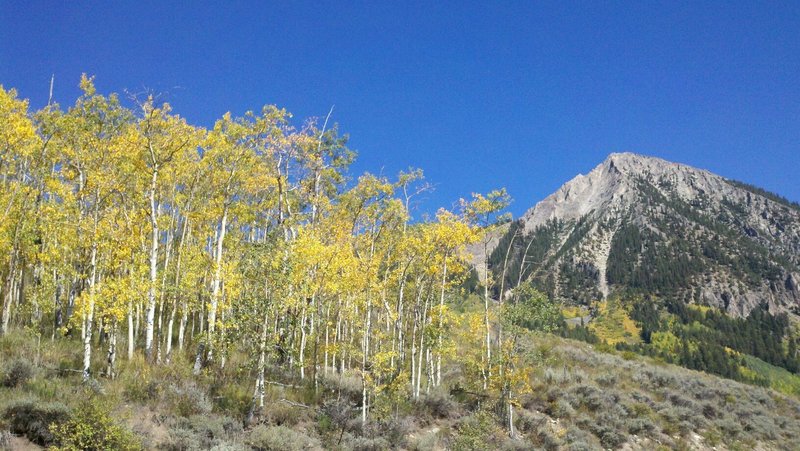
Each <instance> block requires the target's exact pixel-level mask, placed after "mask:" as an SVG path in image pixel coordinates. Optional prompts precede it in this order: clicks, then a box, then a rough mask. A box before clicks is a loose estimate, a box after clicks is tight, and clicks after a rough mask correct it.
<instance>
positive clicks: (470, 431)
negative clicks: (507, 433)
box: [452, 411, 500, 451]
mask: <svg viewBox="0 0 800 451" xmlns="http://www.w3.org/2000/svg"><path fill="white" fill-rule="evenodd" d="M499 434H500V431H499V428H498V426H497V424H496V423H495V421H494V418H493V417H492V416H491V415H490V414H489V413H487V412H483V411H481V412H477V413H475V414H473V415H470V416H468V417H466V418H465V419H464V421H462V422H461V424H459V425H458V428H457V430H456V434H455V436H454V437H453V444H452V448H453V449H454V450H465V451H466V450H487V451H490V450H495V449H497V445H496V443H495V440H494V439H495V436H496V435H499Z"/></svg>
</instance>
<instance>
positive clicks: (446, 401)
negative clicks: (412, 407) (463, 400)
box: [421, 390, 461, 419]
mask: <svg viewBox="0 0 800 451" xmlns="http://www.w3.org/2000/svg"><path fill="white" fill-rule="evenodd" d="M421 403H422V406H423V407H424V408H425V410H426V411H427V412H428V413H429V414H430V415H431V416H432V417H433V418H439V419H441V418H455V417H457V416H458V415H459V413H460V410H461V409H460V406H459V405H458V403H457V402H455V401H454V400H453V399H452V398H450V396H449V395H448V394H447V393H445V392H443V391H441V390H434V391H432V392H431V393H428V394H427V395H425V396H423V397H422V399H421Z"/></svg>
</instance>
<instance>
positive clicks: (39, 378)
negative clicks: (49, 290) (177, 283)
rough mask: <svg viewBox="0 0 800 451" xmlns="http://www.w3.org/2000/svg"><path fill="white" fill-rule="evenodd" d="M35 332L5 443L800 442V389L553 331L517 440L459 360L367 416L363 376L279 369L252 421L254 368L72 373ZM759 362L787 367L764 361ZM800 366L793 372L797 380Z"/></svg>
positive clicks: (17, 337)
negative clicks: (306, 379) (435, 380)
mask: <svg viewBox="0 0 800 451" xmlns="http://www.w3.org/2000/svg"><path fill="white" fill-rule="evenodd" d="M35 343H36V341H35V340H32V337H29V336H25V335H22V334H20V333H17V334H12V335H10V336H8V337H5V338H3V339H2V340H0V353H1V354H0V359H1V360H2V362H3V370H2V371H3V374H2V375H3V379H2V381H3V387H2V388H0V412H1V414H2V423H1V424H2V426H0V430H2V431H3V432H1V433H0V434H1V435H0V436H2V439H0V440H1V441H0V443H3V444H4V445H5V446H6V447H10V448H15V447H22V446H28V447H31V446H32V444H31V443H30V442H29V441H28V440H27V439H23V438H20V437H17V436H19V435H26V436H27V437H28V438H29V439H30V440H33V441H35V442H37V443H38V444H39V445H43V446H49V445H50V446H68V445H69V444H70V443H71V444H73V445H74V443H77V442H76V440H77V439H81V438H86V437H84V436H86V435H91V433H104V434H109V435H112V436H114V437H117V439H118V442H116V443H118V444H119V446H117V447H118V448H125V447H128V448H129V449H136V448H137V447H144V448H148V449H172V450H189V449H218V450H221V449H226V450H233V449H236V450H239V449H323V448H325V449H530V448H531V447H535V448H542V449H574V450H581V449H602V448H606V449H608V448H620V447H623V446H625V447H628V449H648V450H649V449H703V448H708V447H712V446H716V447H718V448H717V449H754V448H757V447H761V449H793V448H794V447H795V446H796V444H797V443H798V442H800V402H798V400H797V398H794V397H790V396H785V395H783V394H779V393H777V392H775V391H772V390H769V389H766V388H761V387H753V386H749V385H744V384H740V383H738V382H734V381H731V380H727V379H721V378H717V377H714V376H710V375H707V374H704V373H700V372H695V371H690V370H686V369H683V368H679V367H675V366H672V365H666V364H660V363H657V362H655V361H653V360H650V359H647V358H644V357H638V356H634V355H632V354H630V353H622V354H616V353H603V352H599V351H597V350H596V349H594V348H593V347H592V346H591V345H588V344H585V343H580V342H575V341H572V340H565V339H561V338H557V337H554V336H552V335H538V334H526V335H524V336H522V337H521V338H520V340H519V341H518V344H517V348H516V352H517V354H518V356H519V357H520V358H521V359H522V361H524V362H525V364H526V365H529V367H530V368H531V369H532V371H531V372H530V373H529V380H528V381H527V382H528V383H529V385H528V386H529V389H528V390H527V391H526V392H525V393H523V394H522V395H521V396H520V397H519V402H518V403H517V405H516V407H515V419H516V420H515V427H516V434H515V437H514V438H510V437H509V434H508V432H507V431H506V430H504V429H503V428H502V427H501V426H500V424H501V422H500V421H499V418H498V416H497V412H496V410H495V406H494V405H493V403H492V402H488V401H486V402H485V401H484V399H483V398H482V397H481V396H480V393H476V392H474V391H471V390H468V389H465V387H468V386H470V382H474V381H468V380H465V376H464V374H465V372H464V370H463V368H462V367H460V366H459V365H456V364H453V365H449V366H448V367H447V368H445V369H444V372H445V375H446V376H445V379H446V380H447V381H448V383H447V387H446V389H443V390H441V391H433V392H430V393H428V394H426V395H424V396H423V397H422V398H421V399H420V400H419V401H417V402H413V401H410V400H408V399H409V397H408V396H407V395H406V394H404V393H402V391H401V392H399V393H398V394H397V397H398V399H400V400H401V402H399V403H397V404H395V405H394V408H393V409H389V410H385V411H383V410H382V409H383V407H382V406H380V405H378V406H375V407H374V409H375V410H373V412H372V417H373V418H374V419H373V420H371V421H370V422H368V423H367V425H366V426H363V427H362V426H361V424H360V421H359V420H358V411H357V409H356V407H357V405H358V402H359V401H360V382H359V380H358V377H357V375H355V374H342V375H333V376H328V377H323V378H321V380H320V381H319V387H318V389H317V390H316V392H315V391H314V389H313V387H312V386H310V385H299V384H298V381H296V380H294V379H292V378H291V377H288V376H286V375H285V374H284V375H282V374H281V373H280V372H279V370H278V369H277V368H276V369H273V370H271V371H270V382H271V383H270V385H269V389H268V393H267V398H268V403H267V408H266V409H265V410H264V412H263V413H261V414H260V415H258V416H257V417H256V418H253V419H252V420H251V421H250V422H248V421H247V418H248V413H249V412H248V407H247V406H248V405H249V403H248V401H249V399H250V397H251V396H252V387H251V386H250V384H249V382H248V381H249V380H250V375H249V374H246V373H242V372H240V371H237V370H220V371H216V372H211V373H205V374H203V375H201V376H192V374H191V372H190V370H189V368H190V364H189V363H188V362H187V361H186V360H184V359H183V358H181V357H178V358H177V359H175V360H173V361H172V363H170V364H165V365H159V366H154V367H150V366H147V365H143V364H142V362H138V361H136V360H133V361H131V362H129V363H128V362H126V363H124V366H123V367H122V368H120V372H119V376H118V377H117V378H116V379H115V380H107V379H103V380H98V381H93V382H92V383H90V384H83V383H82V382H81V375H80V373H79V372H76V371H72V369H73V368H80V359H81V356H80V355H79V353H77V352H75V351H74V350H75V349H77V347H75V346H70V344H69V343H64V342H59V341H56V342H55V343H50V342H49V341H44V342H43V343H42V345H41V347H40V349H39V350H37V347H36V346H35ZM623 357H624V358H623ZM233 358H238V359H242V358H245V357H244V356H234V357H233ZM748 364H750V365H751V366H753V367H755V368H759V371H772V372H773V374H777V373H776V372H775V371H776V370H774V369H770V368H769V366H768V365H767V364H764V363H763V362H762V364H758V363H757V362H755V361H752V362H751V361H750V360H748ZM759 365H760V366H759ZM238 367H239V366H238V365H228V366H226V368H238ZM773 368H774V367H773ZM790 376H791V375H789V376H786V375H784V378H785V380H786V381H787V383H796V379H792V378H793V377H794V376H791V377H790ZM790 381H794V382H790ZM443 388H444V387H443ZM48 423H51V424H48ZM9 431H10V432H13V433H14V434H15V435H17V436H14V437H12V434H10V432H9ZM87 431H89V432H87ZM81 434H83V435H81ZM68 440H71V441H69V442H68ZM29 449H35V448H29Z"/></svg>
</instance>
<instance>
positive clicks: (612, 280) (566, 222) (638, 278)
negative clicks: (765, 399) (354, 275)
mask: <svg viewBox="0 0 800 451" xmlns="http://www.w3.org/2000/svg"><path fill="white" fill-rule="evenodd" d="M545 236H548V237H549V238H547V239H545V238H544V237H545ZM544 241H547V243H544ZM492 244H493V245H494V247H493V248H491V247H490V249H489V252H490V254H491V255H490V261H491V262H492V265H491V267H492V271H493V272H494V273H495V276H496V278H499V277H502V276H503V274H504V273H505V274H506V277H507V279H509V280H507V281H506V283H505V284H504V285H505V286H506V287H513V286H514V285H516V284H517V283H519V282H520V281H521V280H523V279H524V280H527V279H533V280H534V281H535V282H536V284H537V285H539V286H540V287H541V288H543V289H545V290H546V291H548V292H549V293H550V294H551V295H553V296H554V297H557V298H562V299H563V300H566V301H567V302H571V303H579V304H580V303H589V302H590V301H591V300H592V299H598V298H606V297H608V296H609V295H610V294H612V293H614V292H621V291H636V292H640V293H645V294H657V295H669V296H674V297H678V298H680V299H683V300H685V301H687V302H694V303H698V304H704V305H709V306H713V307H718V308H720V309H722V310H724V311H726V312H727V313H729V314H732V315H735V316H743V315H747V314H748V313H749V311H751V310H752V309H753V308H754V307H756V306H758V305H760V304H761V303H764V302H766V303H767V304H768V305H769V306H770V307H771V308H774V309H775V310H777V311H787V312H790V313H793V314H795V315H796V314H797V313H798V312H800V290H798V281H799V280H800V257H799V256H800V208H799V207H798V206H797V205H796V204H792V203H791V202H789V201H786V200H785V199H782V198H780V196H777V195H772V194H771V193H768V192H766V191H763V190H761V189H759V188H757V187H752V186H750V185H746V184H743V183H741V182H736V181H732V180H729V179H726V178H724V177H722V176H719V175H716V174H714V173H712V172H710V171H707V170H704V169H697V168H694V167H692V166H689V165H685V164H681V163H674V162H670V161H667V160H664V159H661V158H657V157H650V156H645V155H640V154H634V153H630V152H624V153H612V154H610V155H609V156H608V157H607V158H606V159H605V160H604V161H603V162H602V163H600V164H599V165H598V166H596V167H595V168H594V169H592V170H591V171H590V172H589V173H587V174H585V175H583V174H579V175H577V176H576V177H574V178H573V179H571V180H570V181H568V182H566V183H565V184H564V185H562V186H561V187H560V188H559V189H558V190H556V191H555V192H554V193H552V194H550V195H549V196H547V197H546V198H544V199H543V200H542V201H540V202H538V203H537V204H536V205H534V206H533V207H532V208H530V209H529V210H528V211H526V212H525V214H523V215H522V216H521V217H520V218H519V219H518V220H517V221H516V222H514V223H513V224H512V225H511V226H509V227H508V230H507V231H505V232H504V235H503V236H501V237H498V238H496V239H495V240H494V241H493V242H492ZM509 246H510V247H509ZM531 247H533V248H534V249H539V250H537V251H536V252H538V254H537V253H536V252H534V253H531V251H530V249H531ZM510 248H511V250H510ZM506 252H508V253H509V256H510V257H509V261H508V263H506V264H507V265H508V267H507V268H505V269H506V271H502V268H501V267H502V266H503V264H504V262H505V260H506V259H505V254H506ZM499 254H502V257H503V258H502V259H501V258H500V257H501V255H499ZM533 254H536V255H533ZM479 258H480V256H478V257H476V260H478V259H479ZM509 273H510V275H511V276H512V277H510V278H509V277H508V275H509ZM520 274H521V275H522V277H520Z"/></svg>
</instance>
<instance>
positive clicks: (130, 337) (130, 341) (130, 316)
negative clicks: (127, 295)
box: [128, 302, 134, 360]
mask: <svg viewBox="0 0 800 451" xmlns="http://www.w3.org/2000/svg"><path fill="white" fill-rule="evenodd" d="M133 346H134V335H133V305H132V303H130V302H129V303H128V360H131V359H132V358H133Z"/></svg>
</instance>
